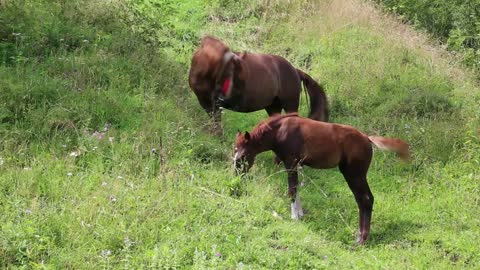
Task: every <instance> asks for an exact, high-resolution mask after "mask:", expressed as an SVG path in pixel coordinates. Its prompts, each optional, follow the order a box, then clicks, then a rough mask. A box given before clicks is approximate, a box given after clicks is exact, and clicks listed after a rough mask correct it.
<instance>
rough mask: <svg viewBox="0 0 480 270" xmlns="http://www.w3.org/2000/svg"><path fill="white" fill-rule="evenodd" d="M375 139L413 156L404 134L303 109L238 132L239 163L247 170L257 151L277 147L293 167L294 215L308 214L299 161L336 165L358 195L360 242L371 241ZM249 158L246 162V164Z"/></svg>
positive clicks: (380, 144)
mask: <svg viewBox="0 0 480 270" xmlns="http://www.w3.org/2000/svg"><path fill="white" fill-rule="evenodd" d="M371 144H373V145H375V146H377V147H378V148H380V149H382V150H390V151H394V152H396V153H397V154H398V155H399V156H400V158H402V159H404V160H408V159H409V156H410V154H409V149H408V148H409V146H408V144H407V143H405V142H403V141H402V140H400V139H393V138H384V137H377V136H367V135H365V134H363V133H362V132H360V131H358V130H357V129H355V128H353V127H350V126H346V125H340V124H331V123H325V122H319V121H313V120H311V119H308V118H302V117H298V114H296V113H292V114H287V115H278V116H273V117H270V118H269V119H267V120H266V121H264V122H262V123H260V124H258V125H257V126H256V127H255V129H254V130H253V131H252V134H249V133H248V132H245V133H244V134H241V133H239V134H237V138H236V142H235V156H234V166H235V169H236V171H237V172H239V171H240V170H241V169H242V167H243V171H242V172H243V173H246V172H247V171H248V169H250V167H251V166H252V165H253V162H254V159H255V156H256V155H257V154H259V153H261V152H265V151H268V150H272V151H273V152H275V154H276V155H277V157H278V158H280V160H281V161H282V162H283V164H284V165H285V168H286V169H287V172H288V195H289V196H290V198H291V199H292V203H291V210H292V218H293V219H298V218H300V217H302V216H303V210H302V207H301V203H300V198H299V197H298V194H297V187H298V179H297V166H299V165H307V166H310V167H312V168H315V169H327V168H334V167H337V166H338V168H339V169H340V172H341V173H342V174H343V176H344V178H345V180H347V183H348V186H349V187H350V190H351V191H352V192H353V195H354V196H355V200H356V201H357V204H358V209H359V213H360V226H359V236H358V239H357V241H358V243H360V244H363V243H364V242H365V240H367V237H368V233H369V231H370V219H371V216H372V208H373V195H372V192H371V191H370V188H369V187H368V183H367V171H368V167H369V166H370V161H371V159H372V147H371ZM245 162H246V163H247V164H245Z"/></svg>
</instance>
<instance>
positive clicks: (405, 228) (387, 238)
mask: <svg viewBox="0 0 480 270" xmlns="http://www.w3.org/2000/svg"><path fill="white" fill-rule="evenodd" d="M307 211H308V209H307ZM307 215H308V212H307ZM317 218H321V217H316V218H312V217H310V219H309V220H308V221H306V222H307V223H310V224H311V225H313V224H312V223H315V222H316V220H317ZM355 221H356V220H355ZM333 222H335V221H333ZM338 222H339V223H340V222H341V220H340V218H339V220H338ZM352 226H353V228H356V226H357V223H356V222H355V223H352ZM309 227H310V229H311V230H313V231H316V232H319V233H320V232H324V231H328V228H324V227H323V226H318V225H317V224H316V225H313V226H309ZM422 227H424V225H423V224H421V223H418V222H414V221H412V220H405V219H403V220H394V221H390V222H387V223H379V222H375V223H373V224H372V228H371V230H370V235H369V237H368V240H367V241H366V243H365V244H366V247H367V248H368V247H377V246H385V245H398V246H412V245H415V244H416V243H415V242H416V240H415V239H412V237H409V236H410V235H414V234H415V233H416V232H417V231H418V230H420V229H421V228H422ZM356 233H357V232H356V230H355V231H354V232H351V233H350V234H348V233H345V234H343V233H340V234H334V235H330V234H329V233H326V234H324V233H322V234H323V235H324V236H326V237H327V238H328V240H330V241H339V242H341V243H343V244H345V245H347V246H357V243H356V242H355V238H354V235H353V234H356ZM355 236H356V235H355Z"/></svg>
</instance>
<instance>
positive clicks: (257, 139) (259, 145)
mask: <svg viewBox="0 0 480 270" xmlns="http://www.w3.org/2000/svg"><path fill="white" fill-rule="evenodd" d="M275 132H276V128H270V129H268V130H263V132H259V133H257V134H255V135H254V136H253V137H252V139H253V141H252V142H253V143H254V144H255V146H256V147H255V148H256V150H257V151H256V152H257V154H260V153H262V152H265V151H268V150H272V148H273V140H274V137H275V136H274V134H275Z"/></svg>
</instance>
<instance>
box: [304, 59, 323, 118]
mask: <svg viewBox="0 0 480 270" xmlns="http://www.w3.org/2000/svg"><path fill="white" fill-rule="evenodd" d="M297 73H298V75H299V76H300V80H302V82H303V85H304V86H305V88H306V89H307V92H308V95H309V96H310V115H309V116H308V117H309V118H311V119H314V120H319V121H323V122H328V101H327V95H325V91H324V89H323V87H322V86H321V85H320V84H318V83H317V82H316V81H315V80H314V79H312V77H310V76H309V75H308V74H307V73H305V72H303V71H301V70H299V69H297Z"/></svg>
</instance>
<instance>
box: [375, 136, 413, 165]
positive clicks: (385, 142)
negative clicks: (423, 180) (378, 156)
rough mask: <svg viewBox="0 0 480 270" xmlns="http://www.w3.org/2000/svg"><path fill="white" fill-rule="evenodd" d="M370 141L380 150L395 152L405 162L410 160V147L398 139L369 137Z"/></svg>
mask: <svg viewBox="0 0 480 270" xmlns="http://www.w3.org/2000/svg"><path fill="white" fill-rule="evenodd" d="M368 139H369V140H370V142H371V143H372V144H374V145H375V146H376V147H378V149H380V150H387V151H393V152H395V153H397V155H398V156H399V157H400V158H401V159H402V160H404V161H408V160H410V150H409V145H408V144H407V143H406V142H404V141H402V140H400V139H397V138H385V137H380V136H368Z"/></svg>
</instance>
